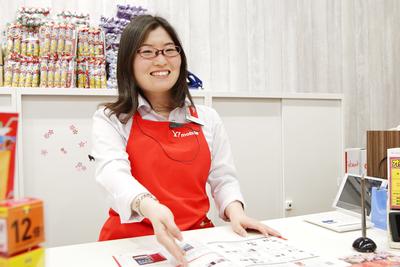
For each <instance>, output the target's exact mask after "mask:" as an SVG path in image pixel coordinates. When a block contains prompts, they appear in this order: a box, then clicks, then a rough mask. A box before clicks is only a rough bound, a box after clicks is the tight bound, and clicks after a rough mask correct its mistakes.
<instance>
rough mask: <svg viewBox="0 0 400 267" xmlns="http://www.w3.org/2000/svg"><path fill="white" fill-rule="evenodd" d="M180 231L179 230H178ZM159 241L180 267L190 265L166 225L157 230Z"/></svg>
mask: <svg viewBox="0 0 400 267" xmlns="http://www.w3.org/2000/svg"><path fill="white" fill-rule="evenodd" d="M178 230H179V229H178ZM154 232H155V234H156V238H157V241H158V242H159V243H160V244H161V245H163V246H164V247H165V249H166V250H167V251H168V252H169V253H170V254H171V255H172V256H173V257H174V258H175V259H176V260H177V262H178V265H179V266H182V267H186V266H187V265H188V263H187V261H186V259H185V253H184V251H183V250H182V249H181V248H180V247H179V246H178V245H177V244H176V242H175V239H174V237H173V236H172V233H169V232H168V230H167V228H166V227H165V226H164V225H161V226H160V227H159V229H157V230H156V229H155V231H154Z"/></svg>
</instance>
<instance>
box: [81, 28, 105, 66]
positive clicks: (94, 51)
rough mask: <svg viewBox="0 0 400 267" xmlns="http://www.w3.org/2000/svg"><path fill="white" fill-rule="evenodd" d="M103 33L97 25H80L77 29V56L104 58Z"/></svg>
mask: <svg viewBox="0 0 400 267" xmlns="http://www.w3.org/2000/svg"><path fill="white" fill-rule="evenodd" d="M104 46H105V45H104V33H103V31H102V30H101V29H100V28H98V27H80V28H79V30H78V57H103V58H104Z"/></svg>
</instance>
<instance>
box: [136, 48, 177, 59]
mask: <svg viewBox="0 0 400 267" xmlns="http://www.w3.org/2000/svg"><path fill="white" fill-rule="evenodd" d="M137 53H138V54H139V55H140V56H141V57H142V58H146V59H152V58H155V57H157V56H158V55H159V54H160V53H161V54H162V55H164V56H166V57H176V56H177V55H179V54H180V53H181V48H180V47H179V46H168V47H166V48H164V49H157V48H154V47H151V46H143V47H141V48H139V49H138V50H137Z"/></svg>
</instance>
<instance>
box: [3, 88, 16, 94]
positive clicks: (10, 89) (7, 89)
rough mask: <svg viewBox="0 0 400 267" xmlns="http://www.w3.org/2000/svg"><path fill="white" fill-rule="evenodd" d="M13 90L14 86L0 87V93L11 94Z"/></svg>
mask: <svg viewBox="0 0 400 267" xmlns="http://www.w3.org/2000/svg"><path fill="white" fill-rule="evenodd" d="M14 92H15V88H6V87H0V95H11V94H13V93H14Z"/></svg>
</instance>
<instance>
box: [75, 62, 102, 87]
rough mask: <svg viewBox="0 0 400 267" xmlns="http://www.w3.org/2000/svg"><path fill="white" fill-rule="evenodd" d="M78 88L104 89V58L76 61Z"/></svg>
mask: <svg viewBox="0 0 400 267" xmlns="http://www.w3.org/2000/svg"><path fill="white" fill-rule="evenodd" d="M77 64H78V67H77V77H78V78H77V87H78V88H106V86H107V80H106V78H107V77H106V67H105V66H106V64H105V59H104V58H83V59H78V60H77Z"/></svg>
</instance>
